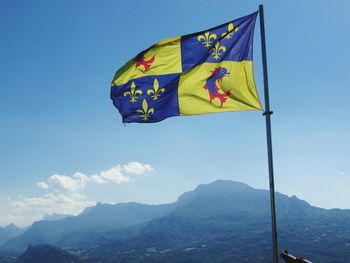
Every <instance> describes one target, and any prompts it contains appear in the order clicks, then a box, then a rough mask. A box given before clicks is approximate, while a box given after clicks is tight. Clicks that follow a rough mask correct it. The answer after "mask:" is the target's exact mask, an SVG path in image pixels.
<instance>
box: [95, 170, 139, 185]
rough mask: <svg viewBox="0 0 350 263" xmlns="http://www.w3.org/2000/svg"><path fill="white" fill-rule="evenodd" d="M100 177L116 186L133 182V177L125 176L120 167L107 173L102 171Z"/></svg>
mask: <svg viewBox="0 0 350 263" xmlns="http://www.w3.org/2000/svg"><path fill="white" fill-rule="evenodd" d="M99 177H100V179H102V180H104V181H105V182H113V183H116V184H122V183H129V182H132V181H133V180H132V179H131V177H129V176H126V175H124V174H123V172H122V169H121V167H120V166H117V167H113V168H112V169H109V170H106V171H102V172H101V173H100V175H99Z"/></svg>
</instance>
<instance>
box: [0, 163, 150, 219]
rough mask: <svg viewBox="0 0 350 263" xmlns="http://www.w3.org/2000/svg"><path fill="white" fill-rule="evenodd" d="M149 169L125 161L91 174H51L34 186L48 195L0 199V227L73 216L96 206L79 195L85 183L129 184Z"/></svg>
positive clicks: (146, 166) (144, 165) (93, 202)
mask: <svg viewBox="0 0 350 263" xmlns="http://www.w3.org/2000/svg"><path fill="white" fill-rule="evenodd" d="M152 170H153V168H152V167H151V166H150V165H148V164H142V163H139V162H129V163H128V164H124V165H117V166H114V167H112V168H111V169H107V170H103V171H101V172H99V173H97V174H93V175H86V174H84V173H81V172H76V173H74V174H73V175H70V176H68V175H60V174H54V175H52V176H50V177H49V178H48V179H47V180H46V181H40V182H37V183H36V185H37V187H39V188H41V189H45V190H50V193H47V194H44V195H42V196H31V197H28V196H18V197H17V198H15V199H12V200H10V199H6V198H5V199H6V200H5V199H4V198H1V196H0V225H6V224H8V223H15V224H17V225H19V226H26V225H29V224H31V223H32V222H33V221H37V220H41V219H42V217H43V215H45V214H53V213H58V214H71V215H77V214H79V213H80V212H81V211H82V210H83V209H85V208H86V207H88V206H93V205H95V204H96V201H94V200H90V199H89V198H87V197H86V196H84V195H82V194H81V193H80V191H82V190H83V189H85V187H86V186H87V185H88V184H107V183H114V184H123V183H130V182H133V181H135V178H134V177H133V176H134V175H141V174H144V173H146V172H150V171H152Z"/></svg>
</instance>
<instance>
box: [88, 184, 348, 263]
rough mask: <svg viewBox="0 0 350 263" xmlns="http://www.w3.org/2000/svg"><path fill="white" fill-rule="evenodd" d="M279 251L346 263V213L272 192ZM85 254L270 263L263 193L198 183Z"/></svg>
mask: <svg viewBox="0 0 350 263" xmlns="http://www.w3.org/2000/svg"><path fill="white" fill-rule="evenodd" d="M276 203H277V215H278V217H277V222H278V233H279V245H280V249H281V250H284V249H288V250H289V251H291V252H295V253H296V254H299V255H302V256H304V257H305V258H310V259H311V260H313V261H314V262H324V263H326V262H327V263H330V262H333V263H335V262H337V263H341V262H344V263H345V262H348V259H349V258H350V210H340V209H330V210H326V209H321V208H317V207H313V206H311V205H309V204H308V203H307V202H305V201H303V200H300V199H298V198H297V197H295V196H292V197H288V196H286V195H283V194H279V193H276ZM85 255H86V256H87V257H90V258H92V259H93V260H92V261H91V262H94V260H97V259H102V262H130V263H132V262H152V263H153V262H174V263H175V262H201V263H205V262H251V263H255V262H256V263H257V262H272V258H271V222H270V206H269V191H267V190H258V189H254V188H251V187H249V186H247V185H245V184H242V183H236V182H232V181H216V182H214V183H211V184H208V185H200V186H198V187H197V188H196V189H195V190H194V191H191V192H188V193H185V194H183V195H182V196H180V197H179V199H178V201H177V202H176V205H175V209H174V210H173V211H172V212H170V213H169V214H167V215H165V216H163V217H160V218H156V219H154V220H152V221H150V222H148V223H147V224H145V225H144V226H143V227H142V228H141V229H140V231H139V233H138V234H137V235H135V236H133V237H130V238H128V239H125V240H122V241H115V242H112V243H110V244H107V245H103V246H100V247H97V248H92V249H90V250H88V251H86V253H85Z"/></svg>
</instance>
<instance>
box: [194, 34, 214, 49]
mask: <svg viewBox="0 0 350 263" xmlns="http://www.w3.org/2000/svg"><path fill="white" fill-rule="evenodd" d="M216 38H217V35H216V34H210V32H209V31H208V32H205V33H204V34H203V35H199V36H198V37H197V40H198V41H199V42H202V44H203V45H204V46H205V47H206V48H209V47H210V46H211V45H212V44H213V41H214V40H215V39H216Z"/></svg>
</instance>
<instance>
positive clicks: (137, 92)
mask: <svg viewBox="0 0 350 263" xmlns="http://www.w3.org/2000/svg"><path fill="white" fill-rule="evenodd" d="M141 95H142V90H139V89H138V90H136V85H135V82H131V87H130V90H129V91H125V92H124V97H126V96H130V102H131V103H135V102H136V100H137V99H138V97H139V96H141Z"/></svg>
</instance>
